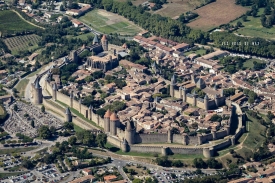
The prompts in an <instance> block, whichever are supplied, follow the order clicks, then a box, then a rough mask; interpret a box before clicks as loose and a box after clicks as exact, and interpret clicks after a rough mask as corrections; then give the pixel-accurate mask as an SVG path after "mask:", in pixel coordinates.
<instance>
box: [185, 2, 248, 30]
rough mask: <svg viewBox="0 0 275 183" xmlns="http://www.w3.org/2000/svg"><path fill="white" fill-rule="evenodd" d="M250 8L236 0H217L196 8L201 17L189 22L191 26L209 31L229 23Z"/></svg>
mask: <svg viewBox="0 0 275 183" xmlns="http://www.w3.org/2000/svg"><path fill="white" fill-rule="evenodd" d="M247 10H248V9H247V8H244V7H242V6H238V5H236V4H235V0H217V1H216V2H214V3H210V4H208V5H206V6H204V7H202V8H199V9H197V10H195V12H197V13H198V14H199V18H198V19H196V20H194V21H192V22H190V23H189V24H187V25H188V26H190V27H191V28H195V29H201V30H204V31H208V30H210V29H213V28H215V27H217V26H219V25H222V24H227V23H229V22H230V21H232V20H235V19H236V18H238V17H240V16H241V15H243V14H244V13H245V12H246V11H247Z"/></svg>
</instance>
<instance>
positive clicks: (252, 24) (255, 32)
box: [231, 8, 275, 39]
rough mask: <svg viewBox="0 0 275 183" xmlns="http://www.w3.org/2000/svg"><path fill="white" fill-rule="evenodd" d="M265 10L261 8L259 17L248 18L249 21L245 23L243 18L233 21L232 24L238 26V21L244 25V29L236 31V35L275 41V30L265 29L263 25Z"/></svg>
mask: <svg viewBox="0 0 275 183" xmlns="http://www.w3.org/2000/svg"><path fill="white" fill-rule="evenodd" d="M263 11H264V9H263V8H260V9H259V12H258V16H257V17H252V16H248V17H247V21H246V22H244V21H243V20H242V18H239V19H237V20H235V21H233V22H232V23H231V24H232V25H236V23H237V22H238V21H240V22H241V23H242V24H243V27H242V28H240V29H238V30H236V31H235V33H237V34H241V35H244V36H250V37H260V38H264V39H275V29H274V28H265V27H263V26H262V23H261V17H260V16H261V14H263Z"/></svg>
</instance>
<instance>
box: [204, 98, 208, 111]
mask: <svg viewBox="0 0 275 183" xmlns="http://www.w3.org/2000/svg"><path fill="white" fill-rule="evenodd" d="M204 108H205V110H208V108H209V107H208V96H207V94H206V95H205V96H204Z"/></svg>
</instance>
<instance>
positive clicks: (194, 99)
mask: <svg viewBox="0 0 275 183" xmlns="http://www.w3.org/2000/svg"><path fill="white" fill-rule="evenodd" d="M197 96H198V95H197V93H196V91H194V93H193V106H197Z"/></svg>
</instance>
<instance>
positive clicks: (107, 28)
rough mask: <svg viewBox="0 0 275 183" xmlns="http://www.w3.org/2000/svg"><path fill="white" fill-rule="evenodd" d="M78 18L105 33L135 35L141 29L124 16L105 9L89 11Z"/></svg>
mask: <svg viewBox="0 0 275 183" xmlns="http://www.w3.org/2000/svg"><path fill="white" fill-rule="evenodd" d="M79 19H80V21H82V22H84V23H86V24H88V25H89V26H91V27H93V28H94V29H95V30H97V31H99V32H102V33H105V34H111V33H118V34H121V35H136V34H137V33H138V32H140V31H142V29H141V28H139V27H138V26H136V25H135V24H134V23H132V22H130V21H128V20H127V19H125V18H124V17H122V16H119V15H117V14H114V13H111V12H107V11H105V10H93V11H90V12H89V13H87V14H85V15H84V16H82V17H80V18H79Z"/></svg>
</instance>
